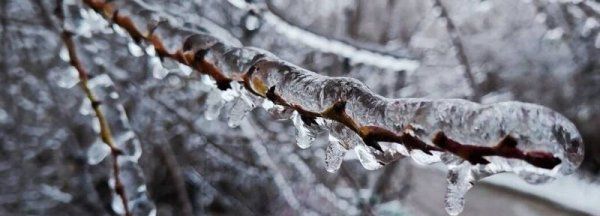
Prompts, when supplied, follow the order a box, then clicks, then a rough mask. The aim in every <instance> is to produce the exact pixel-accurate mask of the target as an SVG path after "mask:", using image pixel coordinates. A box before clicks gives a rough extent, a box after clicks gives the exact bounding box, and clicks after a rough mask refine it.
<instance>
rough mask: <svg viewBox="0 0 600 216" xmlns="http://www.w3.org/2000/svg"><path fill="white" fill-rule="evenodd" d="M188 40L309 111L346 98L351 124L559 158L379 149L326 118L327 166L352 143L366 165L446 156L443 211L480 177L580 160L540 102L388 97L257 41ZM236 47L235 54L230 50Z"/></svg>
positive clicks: (550, 175)
mask: <svg viewBox="0 0 600 216" xmlns="http://www.w3.org/2000/svg"><path fill="white" fill-rule="evenodd" d="M194 37H197V36H194ZM194 37H192V38H194ZM189 41H190V40H188V42H189ZM187 46H189V47H201V49H199V48H195V49H194V48H191V50H194V51H196V52H199V51H201V52H207V51H206V50H202V49H209V50H210V49H211V47H216V48H217V49H215V50H214V51H212V52H214V54H212V55H210V56H211V58H207V59H204V61H208V62H209V63H213V62H214V63H213V65H215V66H217V67H218V68H219V69H220V70H223V71H228V72H225V74H228V75H229V76H234V77H235V76H238V77H243V76H244V75H246V76H248V77H246V78H244V79H247V80H245V82H247V86H246V88H247V90H249V91H252V93H254V94H257V95H261V96H263V97H266V94H267V92H268V91H269V90H268V89H275V91H274V93H275V94H276V95H278V97H280V98H281V100H283V101H285V102H286V103H288V104H290V105H292V106H297V107H301V108H302V109H303V110H305V111H308V112H313V113H322V112H324V111H326V110H327V109H329V108H330V107H332V106H333V105H334V104H335V103H336V102H338V101H345V102H346V104H345V109H344V111H345V113H346V114H348V116H349V117H350V118H351V119H353V120H354V121H355V122H356V123H357V124H358V125H361V126H377V127H382V128H385V129H387V130H389V131H393V132H395V133H398V134H401V133H404V132H405V131H406V130H407V129H409V130H410V133H411V134H413V135H414V136H415V137H416V138H418V139H419V140H421V141H423V142H425V143H426V144H428V145H434V144H433V139H434V137H435V136H436V134H437V133H439V132H443V133H444V134H445V135H446V136H447V137H448V138H449V139H451V140H453V141H456V142H458V143H462V144H466V145H472V146H485V147H495V146H497V145H498V144H499V143H500V142H501V141H502V140H503V138H505V137H511V138H514V140H515V141H516V143H517V145H516V148H517V149H519V150H521V151H523V152H546V153H550V154H551V155H552V156H553V157H556V158H558V159H560V161H561V162H560V164H559V165H557V166H553V168H552V169H545V168H540V167H536V166H534V165H532V164H530V163H529V162H527V161H524V160H520V159H511V158H505V157H500V156H486V157H485V159H486V160H487V161H489V162H490V163H489V164H475V165H474V164H471V163H469V162H467V161H464V160H463V159H461V158H460V157H458V156H456V155H454V154H452V153H450V152H442V153H441V154H440V153H439V152H436V153H433V154H431V155H429V154H426V153H424V152H422V151H420V150H412V151H408V150H407V149H405V148H402V147H397V145H398V144H397V143H387V144H384V143H380V145H381V149H382V150H383V152H379V151H377V150H375V149H373V148H371V147H369V146H367V145H365V143H363V142H362V140H361V137H359V136H358V134H356V133H354V131H352V130H350V129H349V128H342V129H339V128H336V127H332V126H331V125H329V124H328V125H327V127H326V128H327V129H328V130H329V133H330V144H329V146H328V147H327V151H326V165H327V166H326V167H327V170H328V171H330V172H332V171H335V170H337V168H339V166H340V164H341V162H342V157H343V156H344V153H343V152H344V149H354V150H355V153H356V155H357V157H358V159H359V160H360V162H361V164H362V165H363V166H364V167H365V168H366V169H377V168H380V167H381V166H382V164H384V163H386V162H389V161H392V160H395V159H398V158H400V157H401V156H400V155H404V156H410V157H411V158H413V159H414V160H415V161H417V162H419V163H423V164H430V163H435V162H443V163H444V164H446V165H447V166H448V169H449V170H450V171H449V174H448V177H449V178H448V190H447V195H446V209H447V211H448V213H449V214H458V213H460V212H461V211H462V209H463V205H464V198H463V197H464V194H465V193H466V192H467V191H468V189H469V188H470V187H471V185H472V184H473V183H475V182H476V181H478V180H480V179H481V178H484V177H487V176H490V175H492V174H496V173H501V172H513V173H516V174H518V175H519V176H520V177H521V178H523V179H524V180H526V181H528V182H529V183H535V184H537V183H544V182H547V181H550V180H553V179H554V178H556V177H557V176H558V174H562V175H567V174H570V173H573V172H574V170H575V168H577V166H579V164H580V163H581V161H582V160H583V142H582V139H581V136H580V135H579V132H578V131H577V129H576V128H575V126H574V125H573V123H571V122H570V121H569V120H567V119H566V118H565V117H563V116H562V115H560V114H559V113H557V112H555V111H553V110H550V109H548V108H546V107H543V106H539V105H534V104H529V103H522V102H515V101H510V102H502V103H495V104H478V103H474V102H470V101H467V100H462V99H438V100H432V99H422V98H400V99H388V98H384V97H381V96H379V95H376V94H375V93H373V92H372V91H371V90H370V89H369V88H368V87H367V86H365V85H364V84H362V83H361V82H359V81H358V80H355V79H351V78H335V77H328V76H323V75H319V74H317V73H314V72H311V71H308V70H305V69H303V68H300V67H298V66H296V65H293V64H291V63H288V62H286V61H283V60H280V59H278V58H276V57H275V56H273V55H272V54H270V53H268V52H262V51H260V50H257V49H248V50H247V51H244V50H245V49H247V48H227V45H226V44H224V43H223V42H215V41H211V42H210V43H208V44H206V43H205V44H201V45H194V44H193V43H192V45H190V43H187ZM188 50H190V49H188ZM225 50H229V51H225ZM242 54H243V55H242ZM236 55H242V56H239V58H235V56H236ZM218 56H221V57H220V58H219V57H218ZM223 58H227V59H236V61H231V60H225V59H223ZM236 74H237V75H236ZM292 121H293V123H294V125H295V126H296V128H297V137H298V138H297V141H298V145H299V146H300V147H301V148H308V147H309V146H310V144H311V143H312V141H313V140H314V133H313V132H312V131H311V130H310V127H311V125H310V123H309V122H306V121H303V120H302V118H301V115H300V114H299V113H298V112H294V115H293V116H292ZM342 127H344V125H342ZM347 132H350V133H347ZM349 134H353V135H349ZM395 145H396V146H395ZM342 147H343V148H342ZM455 177H456V178H455Z"/></svg>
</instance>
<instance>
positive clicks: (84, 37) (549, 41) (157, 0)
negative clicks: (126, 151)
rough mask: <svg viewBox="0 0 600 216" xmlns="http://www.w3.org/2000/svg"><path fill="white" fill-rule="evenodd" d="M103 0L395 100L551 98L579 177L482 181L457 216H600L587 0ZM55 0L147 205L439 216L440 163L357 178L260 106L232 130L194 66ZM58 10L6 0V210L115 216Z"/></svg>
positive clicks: (2, 57)
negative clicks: (209, 116)
mask: <svg viewBox="0 0 600 216" xmlns="http://www.w3.org/2000/svg"><path fill="white" fill-rule="evenodd" d="M114 2H117V3H118V4H124V5H134V6H135V7H141V8H144V9H143V10H141V12H140V13H145V12H148V13H154V14H158V15H159V16H161V17H162V16H164V17H168V19H169V22H172V21H176V22H178V23H181V24H182V26H184V27H185V28H190V29H208V30H211V32H216V33H215V34H216V35H217V36H220V37H222V38H228V37H229V38H237V39H239V40H240V41H241V42H242V43H243V44H244V45H245V46H255V47H259V48H262V49H265V50H268V51H270V52H273V53H274V54H276V55H277V56H279V57H280V58H282V59H285V60H288V61H290V62H292V63H294V64H297V65H299V66H302V67H304V68H307V69H310V70H312V71H315V72H317V73H320V74H325V75H330V76H343V77H352V78H356V79H359V80H361V81H362V82H364V83H365V84H367V85H368V86H369V87H370V88H371V89H372V90H373V91H375V92H377V93H379V94H381V95H383V96H386V97H390V98H398V97H425V98H464V99H469V100H472V101H477V102H481V103H493V102H499V101H508V100H518V101H524V102H531V103H536V104H541V105H544V106H548V107H550V108H552V109H554V110H556V111H558V112H560V113H562V114H563V115H565V116H566V117H567V118H569V119H570V120H571V121H573V122H574V123H575V124H576V125H577V128H578V129H579V130H580V132H581V133H582V135H583V139H584V143H585V145H586V149H585V153H586V155H585V160H584V162H583V164H582V166H581V168H580V170H579V171H578V172H577V173H576V174H575V175H574V176H568V177H564V178H561V179H558V180H556V181H555V182H553V183H550V184H547V185H528V184H526V183H524V181H523V180H520V179H518V178H516V177H514V176H512V175H508V174H507V175H499V176H494V177H491V178H490V179H489V180H485V181H484V182H482V183H480V184H477V185H476V186H475V187H474V188H473V189H472V190H471V191H470V192H469V193H468V194H467V196H466V206H465V210H464V211H463V213H462V214H461V215H600V184H599V183H598V182H599V180H600V178H599V177H600V145H598V143H599V142H600V97H598V95H600V34H599V33H600V3H599V2H598V1H594V0H587V1H586V0H579V1H577V0H572V1H569V0H453V1H450V0H380V1H369V0H329V1H317V0H264V1H252V0H247V1H243V0H228V1H225V0H194V1H187V0H131V1H122V0H119V1H114ZM65 4H66V6H65V8H66V9H67V12H68V13H67V17H68V18H67V23H66V25H69V26H70V28H72V29H74V30H76V32H75V33H76V36H75V39H76V42H77V45H78V47H79V51H80V53H79V54H80V58H82V60H83V62H84V66H85V67H86V68H88V70H89V72H90V85H91V87H92V88H93V90H94V91H95V92H96V93H97V94H98V95H99V97H100V98H101V101H102V102H103V104H104V106H103V108H105V109H106V112H107V117H108V118H109V121H110V122H111V125H112V126H113V128H112V130H113V132H114V134H115V140H116V141H117V142H119V143H130V144H131V146H133V147H132V148H135V149H138V150H136V151H141V156H140V157H139V160H138V161H137V162H138V163H137V164H135V167H138V168H141V170H138V171H139V172H138V174H140V175H141V176H142V177H143V178H144V181H145V183H146V187H145V188H144V191H147V195H148V199H149V202H150V203H153V204H154V205H155V206H156V213H157V214H158V215H303V214H318V215H444V214H446V213H445V210H444V203H443V199H444V193H445V190H446V189H445V185H446V180H445V174H444V173H445V172H444V170H442V168H439V167H436V166H430V167H423V166H419V165H415V164H414V163H413V162H411V160H409V159H401V160H399V161H396V162H395V163H392V164H390V165H388V166H386V167H384V168H382V169H379V170H375V171H368V170H365V169H364V168H363V167H362V166H361V165H360V163H359V162H358V161H357V160H356V157H355V156H353V155H352V154H349V155H347V157H346V161H345V162H344V163H343V164H342V167H341V169H340V170H339V171H338V172H336V173H328V172H327V171H326V170H325V163H324V155H325V144H326V143H327V139H326V137H320V138H319V139H318V140H317V143H316V144H315V145H313V146H312V147H311V148H309V149H304V150H302V149H300V148H298V147H297V146H296V145H295V144H294V143H295V142H296V141H295V136H294V128H293V126H292V124H291V122H290V121H276V120H274V119H273V118H272V117H270V116H269V115H268V113H266V112H265V111H264V110H262V109H256V110H254V111H252V113H251V114H250V115H248V116H247V117H246V119H245V120H244V121H243V123H242V125H241V126H240V127H237V128H230V127H228V126H227V114H226V113H227V111H228V110H229V109H230V107H231V104H225V107H224V108H223V109H222V111H221V115H220V117H219V118H217V119H215V120H211V121H209V120H206V119H205V117H204V113H205V110H206V109H207V106H206V103H204V102H205V101H206V100H207V94H208V93H209V92H210V89H209V88H207V87H206V85H204V84H202V79H201V78H200V77H199V75H198V74H195V73H192V74H190V71H188V70H184V69H182V68H179V67H177V65H175V66H173V65H172V64H171V63H169V62H163V63H162V64H161V63H160V62H157V61H156V58H155V57H154V58H153V57H150V56H148V55H146V54H145V53H144V52H143V48H141V47H139V46H137V45H135V44H133V43H132V41H131V39H130V38H129V37H128V36H127V35H126V34H120V33H119V32H117V33H115V31H113V30H112V29H110V28H108V27H109V25H110V24H109V23H107V22H106V21H104V20H103V19H102V18H101V17H99V16H98V15H97V14H95V13H93V12H92V11H90V10H89V8H87V7H86V6H84V5H83V4H82V3H81V2H79V1H78V0H71V1H65ZM56 7H57V6H56V2H55V1H54V0H2V1H0V24H1V28H0V37H1V40H0V41H1V43H0V86H1V87H2V88H0V89H1V90H0V215H115V214H117V213H115V211H116V210H115V207H114V203H113V199H112V196H113V195H112V194H111V190H110V184H111V182H110V181H109V179H110V176H111V173H112V171H111V160H108V159H104V158H105V157H106V156H107V155H108V153H106V152H107V151H105V150H102V149H103V148H102V147H101V146H102V145H103V144H102V143H101V141H100V140H99V138H98V134H97V131H98V126H97V125H96V123H95V122H96V121H95V118H94V115H93V112H91V106H90V104H89V101H87V100H86V99H85V97H84V94H83V92H82V91H81V89H80V88H78V86H77V83H78V77H77V73H76V71H75V70H74V69H73V68H72V67H70V65H69V64H68V62H67V61H68V57H67V52H66V49H65V48H64V45H63V43H62V41H61V38H60V32H61V29H60V28H59V27H57V26H58V25H57V23H56V21H57V19H56V17H55V15H54V10H55V8H56ZM167 40H172V41H171V42H172V43H173V44H178V45H179V44H180V43H181V42H182V39H181V37H179V38H170V39H167ZM359 52H360V53H361V55H356V53H359ZM157 64H158V65H157ZM109 157H110V156H109ZM103 159H104V160H103ZM111 206H112V207H111ZM117 212H118V211H117Z"/></svg>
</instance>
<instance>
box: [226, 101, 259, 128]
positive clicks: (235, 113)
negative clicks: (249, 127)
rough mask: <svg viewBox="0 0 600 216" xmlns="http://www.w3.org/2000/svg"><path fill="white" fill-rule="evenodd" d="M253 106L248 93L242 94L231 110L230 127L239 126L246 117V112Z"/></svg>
mask: <svg viewBox="0 0 600 216" xmlns="http://www.w3.org/2000/svg"><path fill="white" fill-rule="evenodd" d="M252 106H253V104H252V101H250V99H249V98H248V97H247V96H246V95H242V96H240V97H239V98H238V99H237V100H236V101H235V103H234V104H233V107H231V111H230V112H229V121H228V122H227V124H228V125H229V127H237V126H239V125H240V122H241V121H242V120H243V119H244V117H246V114H248V112H250V111H251V110H252V108H253V107H252Z"/></svg>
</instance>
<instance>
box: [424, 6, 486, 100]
mask: <svg viewBox="0 0 600 216" xmlns="http://www.w3.org/2000/svg"><path fill="white" fill-rule="evenodd" d="M433 7H434V8H435V7H437V8H439V9H440V18H442V19H445V20H446V31H447V32H448V35H449V36H450V41H451V42H452V46H454V48H455V49H456V58H457V59H458V62H460V64H461V65H462V66H463V67H464V69H465V76H466V77H467V81H468V82H469V86H471V89H473V96H472V98H473V100H474V101H479V100H480V97H481V92H479V86H478V85H477V82H475V76H474V75H473V71H472V69H471V63H469V58H468V57H467V53H466V52H465V46H464V45H463V42H462V39H461V38H460V34H459V32H458V29H457V28H456V25H454V21H452V19H451V18H450V16H449V15H448V10H446V7H444V5H443V4H442V2H441V0H433Z"/></svg>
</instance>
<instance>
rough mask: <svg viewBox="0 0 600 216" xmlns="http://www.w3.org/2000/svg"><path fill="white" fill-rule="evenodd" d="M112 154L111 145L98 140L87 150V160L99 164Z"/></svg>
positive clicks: (92, 163)
mask: <svg viewBox="0 0 600 216" xmlns="http://www.w3.org/2000/svg"><path fill="white" fill-rule="evenodd" d="M108 154H110V147H108V145H106V144H105V143H103V142H102V141H100V140H97V141H96V142H94V144H92V146H90V148H89V149H88V151H87V162H88V164H90V165H96V164H99V163H100V162H102V161H103V160H104V158H106V156H108Z"/></svg>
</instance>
